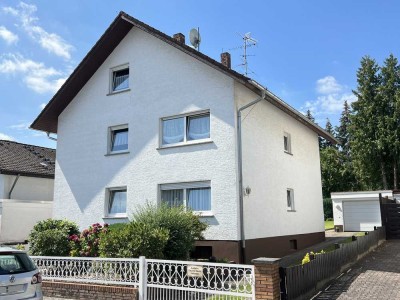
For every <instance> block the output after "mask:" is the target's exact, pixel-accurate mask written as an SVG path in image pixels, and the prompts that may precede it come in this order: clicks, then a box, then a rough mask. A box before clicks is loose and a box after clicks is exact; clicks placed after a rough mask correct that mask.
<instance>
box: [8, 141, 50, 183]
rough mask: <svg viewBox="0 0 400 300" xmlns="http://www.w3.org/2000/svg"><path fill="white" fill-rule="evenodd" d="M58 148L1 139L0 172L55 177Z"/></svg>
mask: <svg viewBox="0 0 400 300" xmlns="http://www.w3.org/2000/svg"><path fill="white" fill-rule="evenodd" d="M55 159H56V150H55V149H50V148H45V147H40V146H34V145H27V144H21V143H17V142H11V141H4V140H0V174H7V175H18V174H20V175H21V176H30V177H43V178H54V168H55Z"/></svg>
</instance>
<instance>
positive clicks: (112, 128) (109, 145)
mask: <svg viewBox="0 0 400 300" xmlns="http://www.w3.org/2000/svg"><path fill="white" fill-rule="evenodd" d="M123 129H126V130H127V131H128V148H127V149H124V150H118V151H111V149H112V141H113V136H114V131H117V130H123ZM129 140H130V138H129V126H128V124H122V125H116V126H110V127H108V133H107V154H108V155H111V154H121V153H129Z"/></svg>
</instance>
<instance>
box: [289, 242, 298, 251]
mask: <svg viewBox="0 0 400 300" xmlns="http://www.w3.org/2000/svg"><path fill="white" fill-rule="evenodd" d="M289 243H290V250H297V240H290V241H289Z"/></svg>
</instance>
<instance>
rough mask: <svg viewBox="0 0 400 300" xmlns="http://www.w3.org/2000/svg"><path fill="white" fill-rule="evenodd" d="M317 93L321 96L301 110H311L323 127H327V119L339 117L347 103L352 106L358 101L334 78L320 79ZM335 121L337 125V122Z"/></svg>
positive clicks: (307, 102)
mask: <svg viewBox="0 0 400 300" xmlns="http://www.w3.org/2000/svg"><path fill="white" fill-rule="evenodd" d="M316 91H317V93H318V94H319V95H317V97H316V100H310V101H306V102H305V104H304V105H303V106H302V107H301V108H300V110H301V111H307V110H310V111H311V114H312V115H313V116H314V118H315V119H316V122H317V123H319V124H321V125H322V126H324V125H325V122H326V118H333V119H335V118H338V117H339V115H340V113H341V112H342V110H343V104H344V102H345V101H347V103H349V104H350V103H352V102H354V101H355V100H356V96H355V95H354V94H353V93H352V92H351V90H350V89H349V88H348V87H347V86H345V85H342V84H340V83H339V82H338V81H337V80H336V78H335V77H333V76H326V77H324V78H321V79H318V80H317V82H316ZM333 121H334V122H333V123H335V120H333Z"/></svg>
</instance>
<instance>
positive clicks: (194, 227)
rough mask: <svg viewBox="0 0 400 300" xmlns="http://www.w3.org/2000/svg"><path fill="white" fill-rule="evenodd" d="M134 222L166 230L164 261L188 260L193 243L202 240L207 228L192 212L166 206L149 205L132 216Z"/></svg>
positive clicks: (182, 208)
mask: <svg viewBox="0 0 400 300" xmlns="http://www.w3.org/2000/svg"><path fill="white" fill-rule="evenodd" d="M134 220H135V221H136V222H139V223H144V224H148V225H149V226H152V227H154V228H165V229H167V230H168V232H169V239H168V242H167V245H166V247H165V249H164V258H165V259H180V260H184V259H187V258H189V252H190V250H192V249H193V247H194V243H195V241H196V240H199V239H203V232H204V231H205V230H206V229H207V227H208V225H207V224H205V223H204V222H202V221H201V220H200V217H199V216H197V215H195V214H193V212H192V211H186V210H185V208H184V207H172V208H171V207H168V206H166V205H162V206H160V207H157V206H156V205H153V204H149V203H148V204H147V205H145V206H143V207H141V208H140V209H139V210H138V211H137V212H136V213H135V214H134Z"/></svg>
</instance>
